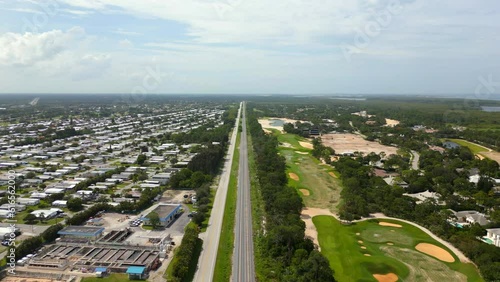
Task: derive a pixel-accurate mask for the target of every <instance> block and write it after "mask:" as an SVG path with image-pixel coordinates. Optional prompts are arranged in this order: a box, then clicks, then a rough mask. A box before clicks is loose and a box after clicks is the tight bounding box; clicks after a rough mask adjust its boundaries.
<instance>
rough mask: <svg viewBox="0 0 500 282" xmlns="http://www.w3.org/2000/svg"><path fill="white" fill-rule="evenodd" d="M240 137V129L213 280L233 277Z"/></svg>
mask: <svg viewBox="0 0 500 282" xmlns="http://www.w3.org/2000/svg"><path fill="white" fill-rule="evenodd" d="M240 128H241V127H240ZM240 139H241V133H240V132H239V131H238V135H237V137H236V144H235V150H234V156H233V157H234V158H233V163H232V166H231V176H230V177H229V187H228V190H227V198H226V205H225V207H224V219H223V221H222V228H221V235H220V239H219V240H220V241H219V247H218V249H217V259H216V262H215V269H214V277H213V278H214V279H213V281H229V279H230V278H231V267H232V256H233V248H234V221H235V216H236V202H237V191H238V169H239V161H240V150H239V146H240Z"/></svg>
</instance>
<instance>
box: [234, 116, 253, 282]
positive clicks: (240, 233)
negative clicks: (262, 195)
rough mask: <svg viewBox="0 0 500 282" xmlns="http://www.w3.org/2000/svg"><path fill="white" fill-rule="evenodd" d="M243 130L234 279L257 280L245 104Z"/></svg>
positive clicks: (235, 234)
mask: <svg viewBox="0 0 500 282" xmlns="http://www.w3.org/2000/svg"><path fill="white" fill-rule="evenodd" d="M242 116H243V119H242V121H243V122H242V132H241V141H240V163H239V176H238V200H237V204H236V218H235V219H236V222H235V223H236V225H235V228H234V238H235V239H234V252H233V272H232V281H235V282H253V281H255V265H254V256H253V255H254V254H253V232H252V206H251V202H250V172H249V170H248V148H247V128H246V116H245V106H243V111H242Z"/></svg>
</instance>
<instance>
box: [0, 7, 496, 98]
mask: <svg viewBox="0 0 500 282" xmlns="http://www.w3.org/2000/svg"><path fill="white" fill-rule="evenodd" d="M274 2H276V3H274ZM499 19H500V2H498V1H495V0H478V1H465V0H442V1H435V0H411V1H410V0H365V1H361V0H344V1H340V0H283V1H267V0H141V1H137V0H40V1H35V0H17V1H16V0H0V85H1V86H2V88H1V89H0V93H141V94H142V93H227V94H231V93H262V94H267V93H290V94H336V93H342V94H344V93H349V94H372V93H376V94H436V95H438V94H469V93H473V92H474V91H475V89H476V88H477V86H478V84H479V83H481V82H480V78H481V77H483V78H487V77H491V79H490V80H492V81H494V82H495V83H492V84H493V85H496V86H495V87H490V88H489V89H490V90H492V91H491V92H492V93H500V56H499V55H500V48H499V47H500V20H499ZM496 81H498V82H499V83H496ZM488 91H489V90H488Z"/></svg>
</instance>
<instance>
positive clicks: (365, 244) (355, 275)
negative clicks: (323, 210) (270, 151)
mask: <svg viewBox="0 0 500 282" xmlns="http://www.w3.org/2000/svg"><path fill="white" fill-rule="evenodd" d="M380 221H383V222H389V223H395V224H399V225H401V226H402V227H389V226H381V225H379V220H375V219H373V220H367V221H362V222H357V223H354V224H352V225H342V224H341V223H340V222H339V221H338V220H336V219H335V218H333V217H331V216H323V215H321V216H315V217H313V222H314V225H315V226H316V228H317V230H318V240H319V244H320V247H321V252H322V253H323V254H324V255H325V256H326V257H327V258H328V260H329V261H330V265H331V267H332V268H333V270H334V271H335V278H336V279H337V281H340V282H344V281H377V280H376V279H375V278H374V277H373V274H388V273H394V274H396V275H397V276H398V278H399V280H398V281H456V282H459V281H467V282H472V281H483V280H482V278H481V277H480V276H479V274H478V271H477V270H476V268H475V267H474V265H472V264H465V263H461V262H460V261H459V260H458V258H457V257H456V256H455V255H454V254H453V253H452V252H451V251H449V250H448V249H447V248H446V247H445V246H443V245H441V244H440V243H439V242H437V241H436V240H434V239H432V238H431V237H430V236H429V235H427V234H426V233H424V232H423V231H422V230H420V229H419V228H417V227H415V226H412V225H409V224H406V223H404V222H400V221H395V220H385V219H380ZM419 243H429V244H434V245H437V246H438V247H441V248H443V249H445V250H446V251H448V252H449V253H450V254H451V255H452V256H453V258H454V259H455V262H452V263H447V262H443V261H440V260H438V259H436V258H434V257H432V256H429V255H426V254H423V253H421V252H419V251H416V250H415V246H416V245H418V244H419Z"/></svg>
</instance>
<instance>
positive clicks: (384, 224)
mask: <svg viewBox="0 0 500 282" xmlns="http://www.w3.org/2000/svg"><path fill="white" fill-rule="evenodd" d="M378 224H379V225H382V226H390V227H399V228H401V227H403V226H401V225H400V224H395V223H390V222H383V221H380V222H379V223H378Z"/></svg>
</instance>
